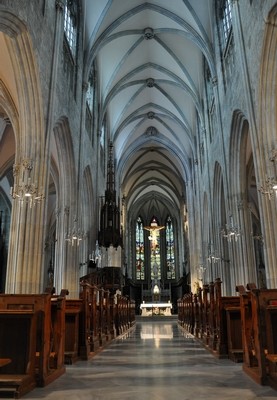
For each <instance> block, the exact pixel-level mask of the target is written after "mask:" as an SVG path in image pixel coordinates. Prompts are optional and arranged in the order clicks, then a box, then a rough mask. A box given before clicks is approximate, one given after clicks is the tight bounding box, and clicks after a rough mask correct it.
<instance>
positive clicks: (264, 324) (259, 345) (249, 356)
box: [237, 284, 277, 389]
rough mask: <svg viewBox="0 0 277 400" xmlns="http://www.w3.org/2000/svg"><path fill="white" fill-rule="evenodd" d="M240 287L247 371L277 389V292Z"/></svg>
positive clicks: (251, 286)
mask: <svg viewBox="0 0 277 400" xmlns="http://www.w3.org/2000/svg"><path fill="white" fill-rule="evenodd" d="M247 289H248V291H246V290H245V289H244V287H243V286H238V287H237V291H239V293H240V298H241V315H242V327H243V347H244V358H243V369H244V371H245V372H246V373H247V374H248V375H249V376H251V378H252V379H254V380H255V381H256V382H257V383H259V384H261V385H267V384H269V385H270V386H272V387H273V388H274V389H277V365H276V364H277V336H276V334H277V289H257V288H256V286H255V285H254V284H248V285H247Z"/></svg>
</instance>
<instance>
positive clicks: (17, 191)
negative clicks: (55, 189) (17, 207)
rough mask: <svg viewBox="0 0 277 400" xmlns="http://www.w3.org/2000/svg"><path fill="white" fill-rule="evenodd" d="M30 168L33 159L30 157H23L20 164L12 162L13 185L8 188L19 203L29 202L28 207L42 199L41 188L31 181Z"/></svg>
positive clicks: (31, 167)
mask: <svg viewBox="0 0 277 400" xmlns="http://www.w3.org/2000/svg"><path fill="white" fill-rule="evenodd" d="M32 169H33V161H32V160H31V159H30V158H25V159H23V160H22V161H21V163H20V164H14V166H13V176H14V186H13V187H11V190H10V195H11V196H12V198H13V199H17V200H19V201H20V203H21V205H23V204H29V206H30V208H32V206H33V205H35V204H36V203H37V202H40V201H41V200H43V199H44V195H43V194H42V190H41V191H39V190H38V187H37V185H36V184H35V183H33V182H32V181H31V172H32Z"/></svg>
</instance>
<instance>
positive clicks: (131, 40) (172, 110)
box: [83, 0, 214, 208]
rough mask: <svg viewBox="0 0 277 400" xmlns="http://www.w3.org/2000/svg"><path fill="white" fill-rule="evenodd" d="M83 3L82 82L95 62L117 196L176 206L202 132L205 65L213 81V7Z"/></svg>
mask: <svg viewBox="0 0 277 400" xmlns="http://www.w3.org/2000/svg"><path fill="white" fill-rule="evenodd" d="M83 1H84V4H83V7H84V13H85V18H86V30H85V46H86V60H85V64H86V67H87V76H88V74H89V71H90V69H91V66H92V64H93V63H95V65H96V68H97V79H98V82H99V85H100V86H99V94H100V120H101V119H102V120H103V119H104V118H106V121H107V126H108V129H109V132H110V138H111V140H112V141H113V144H114V155H115V160H116V162H117V179H119V181H118V184H119V186H120V188H121V191H122V194H124V196H126V198H127V200H128V202H129V205H130V204H133V205H134V204H139V203H140V204H143V201H142V199H143V198H144V199H151V198H153V196H154V197H155V199H156V198H160V199H164V200H165V202H166V203H167V205H168V207H169V206H170V205H171V206H176V207H178V208H179V206H180V200H181V199H182V198H184V196H185V195H186V193H185V191H186V189H185V183H186V182H187V181H190V180H191V179H192V165H193V162H194V160H195V158H197V134H198V132H199V126H200V127H201V126H203V115H202V105H201V104H202V92H203V62H204V59H206V61H207V63H208V65H209V67H210V70H211V75H212V76H214V67H213V50H212V27H213V21H212V18H211V15H213V12H212V10H211V8H212V6H213V1H212V0H171V1H168V0H151V1H146V2H143V1H141V0H131V1H127V0H86V1H85V0H83ZM148 206H149V205H148Z"/></svg>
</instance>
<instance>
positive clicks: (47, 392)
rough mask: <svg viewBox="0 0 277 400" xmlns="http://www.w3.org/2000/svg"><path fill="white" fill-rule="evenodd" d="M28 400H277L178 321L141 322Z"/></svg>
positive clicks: (33, 392)
mask: <svg viewBox="0 0 277 400" xmlns="http://www.w3.org/2000/svg"><path fill="white" fill-rule="evenodd" d="M23 398H24V399H44V400H47V399H49V400H50V399H51V400H64V399H66V400H78V399H82V400H192V399H195V400H199V399H205V400H209V399H212V400H228V399H233V400H234V399H243V400H253V399H259V400H273V399H277V392H276V391H274V390H272V389H271V388H269V387H267V386H260V385H258V384H256V383H255V382H254V381H253V380H252V379H250V378H249V377H248V376H247V375H246V374H245V373H244V372H243V371H242V365H241V364H236V363H233V362H232V361H230V360H219V359H217V358H215V357H214V356H213V355H212V354H210V353H209V352H208V351H206V350H205V349H204V348H203V347H202V346H201V344H200V343H199V342H198V341H197V340H195V339H194V338H193V336H191V335H190V334H186V333H185V332H184V331H183V330H182V329H180V328H179V327H178V325H177V319H173V318H172V319H168V320H166V319H164V320H161V319H160V320H153V319H149V320H148V319H147V318H144V319H143V318H138V320H137V323H136V327H135V328H134V329H133V330H132V331H131V332H130V333H128V334H127V335H125V336H122V337H121V338H118V339H116V340H114V341H113V342H111V344H110V345H109V346H108V347H106V348H105V349H104V350H103V351H101V352H99V353H98V354H96V355H95V356H94V357H93V358H92V359H91V360H89V361H79V362H77V363H75V364H74V365H71V366H67V368H66V373H65V375H63V376H61V377H60V378H59V379H57V380H56V381H54V382H53V383H52V384H50V385H49V386H47V387H44V388H36V389H34V390H33V391H32V392H30V393H28V394H27V395H26V396H24V397H23Z"/></svg>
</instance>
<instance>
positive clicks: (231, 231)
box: [221, 215, 241, 242]
mask: <svg viewBox="0 0 277 400" xmlns="http://www.w3.org/2000/svg"><path fill="white" fill-rule="evenodd" d="M221 235H222V237H225V238H226V239H227V240H228V242H231V241H232V239H235V241H236V242H237V240H238V238H239V237H240V236H241V231H240V228H239V227H238V226H237V225H235V224H234V221H233V216H232V215H230V223H229V224H226V229H224V228H223V229H222V230H221Z"/></svg>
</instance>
